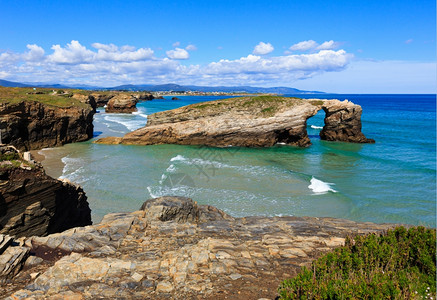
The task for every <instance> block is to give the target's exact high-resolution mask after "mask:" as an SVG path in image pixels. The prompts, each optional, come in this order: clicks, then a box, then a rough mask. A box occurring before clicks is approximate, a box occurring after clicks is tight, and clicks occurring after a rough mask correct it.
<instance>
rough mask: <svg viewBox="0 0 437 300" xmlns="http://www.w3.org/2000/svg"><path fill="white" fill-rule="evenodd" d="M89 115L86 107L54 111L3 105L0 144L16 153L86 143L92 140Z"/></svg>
mask: <svg viewBox="0 0 437 300" xmlns="http://www.w3.org/2000/svg"><path fill="white" fill-rule="evenodd" d="M81 100H84V101H86V100H85V98H84V99H81ZM81 100H79V102H81ZM73 101H74V100H73ZM93 115H94V111H93V109H92V107H91V106H90V105H86V104H83V105H72V106H69V107H57V106H52V105H47V104H43V103H40V102H36V101H20V102H17V103H8V102H3V103H0V132H1V140H2V142H3V143H5V144H12V145H14V146H15V147H17V148H18V149H20V150H32V149H41V148H44V147H55V146H61V145H64V144H66V143H72V142H80V141H86V140H88V139H90V138H92V137H93Z"/></svg>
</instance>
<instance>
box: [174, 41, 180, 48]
mask: <svg viewBox="0 0 437 300" xmlns="http://www.w3.org/2000/svg"><path fill="white" fill-rule="evenodd" d="M180 45H181V42H175V43H173V45H172V46H173V47H179V46H180Z"/></svg>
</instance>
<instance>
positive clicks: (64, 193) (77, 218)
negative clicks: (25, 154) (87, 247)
mask: <svg viewBox="0 0 437 300" xmlns="http://www.w3.org/2000/svg"><path fill="white" fill-rule="evenodd" d="M90 224H91V210H90V208H89V206H88V202H87V197H86V195H85V193H84V191H83V190H82V188H80V187H79V186H76V185H74V184H72V183H70V182H68V181H60V180H56V179H53V178H51V177H50V176H47V175H46V174H45V173H44V170H43V169H42V168H40V167H38V166H33V167H32V168H30V167H6V168H2V167H0V233H3V234H9V235H14V236H17V237H20V236H33V235H38V236H44V235H47V234H51V233H55V232H61V231H63V230H66V229H69V228H72V227H76V226H85V225H90Z"/></svg>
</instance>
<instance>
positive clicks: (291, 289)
mask: <svg viewBox="0 0 437 300" xmlns="http://www.w3.org/2000/svg"><path fill="white" fill-rule="evenodd" d="M278 291H279V299H435V295H436V231H435V229H428V228H425V227H421V226H419V227H413V228H410V229H408V230H407V229H405V227H397V228H395V229H394V230H389V231H388V232H387V233H386V234H383V235H376V234H371V235H368V236H357V237H355V238H354V239H351V238H348V239H346V243H345V246H344V247H341V248H338V249H336V250H334V251H333V252H331V253H328V254H326V255H324V256H322V257H320V258H319V259H318V260H316V261H314V262H313V263H312V266H311V269H308V268H305V267H304V268H303V269H302V271H301V272H300V273H299V274H298V275H297V276H296V277H295V278H293V279H288V280H285V281H283V282H282V284H281V286H280V287H279V290H278ZM431 297H433V298H431Z"/></svg>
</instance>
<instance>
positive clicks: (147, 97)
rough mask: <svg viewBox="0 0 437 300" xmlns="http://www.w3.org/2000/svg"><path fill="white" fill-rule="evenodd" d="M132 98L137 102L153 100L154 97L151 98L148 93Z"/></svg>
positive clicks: (133, 95)
mask: <svg viewBox="0 0 437 300" xmlns="http://www.w3.org/2000/svg"><path fill="white" fill-rule="evenodd" d="M132 97H134V98H135V99H137V100H138V101H149V100H153V99H155V97H153V95H152V94H149V93H136V94H132Z"/></svg>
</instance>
